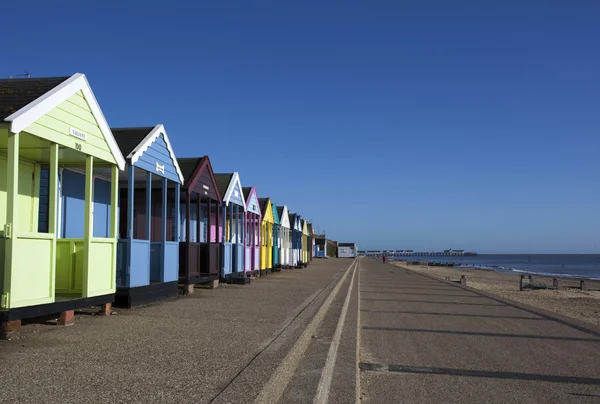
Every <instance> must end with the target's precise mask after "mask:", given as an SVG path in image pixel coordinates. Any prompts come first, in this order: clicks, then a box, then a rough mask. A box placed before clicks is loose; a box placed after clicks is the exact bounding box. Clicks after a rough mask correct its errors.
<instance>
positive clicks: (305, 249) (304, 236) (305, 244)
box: [301, 219, 310, 268]
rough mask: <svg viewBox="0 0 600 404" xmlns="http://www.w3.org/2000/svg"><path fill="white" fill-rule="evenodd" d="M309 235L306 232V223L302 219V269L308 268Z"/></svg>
mask: <svg viewBox="0 0 600 404" xmlns="http://www.w3.org/2000/svg"><path fill="white" fill-rule="evenodd" d="M309 238H310V233H309V232H308V222H307V221H306V220H304V219H302V255H301V256H302V259H301V261H302V265H304V268H306V267H307V266H308V260H309V257H308V249H309V248H310V246H309V245H308V244H309V242H308V241H309Z"/></svg>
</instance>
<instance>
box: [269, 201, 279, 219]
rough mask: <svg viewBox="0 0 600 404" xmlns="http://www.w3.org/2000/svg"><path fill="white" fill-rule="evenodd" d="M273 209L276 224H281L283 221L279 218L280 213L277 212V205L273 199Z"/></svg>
mask: <svg viewBox="0 0 600 404" xmlns="http://www.w3.org/2000/svg"><path fill="white" fill-rule="evenodd" d="M271 210H272V211H273V222H274V223H275V224H280V223H281V221H280V220H279V214H278V213H277V205H275V204H274V203H273V201H271Z"/></svg>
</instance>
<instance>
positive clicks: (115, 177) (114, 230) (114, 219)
mask: <svg viewBox="0 0 600 404" xmlns="http://www.w3.org/2000/svg"><path fill="white" fill-rule="evenodd" d="M110 174H111V175H110V180H111V194H110V238H112V239H113V241H114V244H113V256H112V260H111V263H112V267H113V268H112V271H110V274H111V275H110V276H111V278H110V279H111V280H110V285H111V286H110V287H111V288H116V287H117V267H116V262H117V240H118V238H119V167H118V166H117V165H116V164H115V165H113V166H112V167H111V170H110Z"/></svg>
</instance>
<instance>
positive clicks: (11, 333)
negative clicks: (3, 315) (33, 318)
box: [0, 320, 21, 340]
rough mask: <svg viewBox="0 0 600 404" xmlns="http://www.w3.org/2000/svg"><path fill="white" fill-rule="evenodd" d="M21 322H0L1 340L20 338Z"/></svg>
mask: <svg viewBox="0 0 600 404" xmlns="http://www.w3.org/2000/svg"><path fill="white" fill-rule="evenodd" d="M20 330H21V320H9V321H2V322H0V339H6V340H11V339H15V338H18V337H19V331H20Z"/></svg>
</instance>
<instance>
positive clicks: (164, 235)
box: [160, 178, 168, 282]
mask: <svg viewBox="0 0 600 404" xmlns="http://www.w3.org/2000/svg"><path fill="white" fill-rule="evenodd" d="M167 185H168V184H167V179H166V178H163V179H162V209H161V223H162V229H161V232H160V241H161V245H160V282H164V281H165V259H166V256H167Z"/></svg>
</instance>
